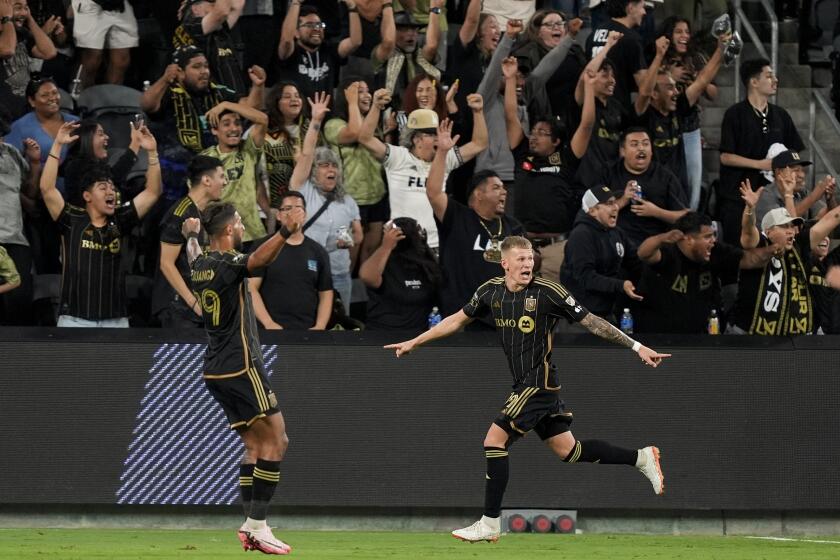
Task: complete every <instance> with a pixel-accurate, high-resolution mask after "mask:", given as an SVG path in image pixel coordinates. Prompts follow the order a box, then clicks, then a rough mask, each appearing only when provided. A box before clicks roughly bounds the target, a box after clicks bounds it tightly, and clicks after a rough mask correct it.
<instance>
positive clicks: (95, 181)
mask: <svg viewBox="0 0 840 560" xmlns="http://www.w3.org/2000/svg"><path fill="white" fill-rule="evenodd" d="M78 127H79V124H78V123H64V124H63V125H62V126H61V128H60V129H59V130H58V133H57V134H56V137H55V142H53V145H52V148H51V149H50V154H49V157H48V158H47V163H46V165H45V166H44V171H43V173H42V174H41V196H42V197H43V199H44V204H45V205H46V207H47V210H48V211H49V213H50V216H51V217H52V219H53V220H55V221H56V222H58V224H59V226H60V228H61V243H62V255H63V256H64V272H63V274H62V278H61V307H60V312H59V313H60V317H59V320H58V326H79V327H128V318H127V315H128V313H127V308H126V294H125V279H124V278H123V277H122V272H121V271H120V263H121V256H122V244H121V239H122V237H123V236H124V235H127V234H128V233H129V232H130V231H131V228H132V227H133V226H134V225H135V224H137V222H139V221H140V219H141V218H142V217H143V216H144V215H146V213H147V212H148V211H149V210H150V209H151V208H152V206H153V205H154V204H155V202H157V199H158V197H159V196H160V192H161V178H160V163H159V162H158V155H157V143H156V142H155V137H154V136H152V134H151V132H149V129H148V128H146V127H145V126H142V127H141V128H140V129H139V132H140V135H141V139H140V147H141V148H142V149H144V150H146V151H147V152H148V154H149V168H148V170H147V171H146V188H145V189H144V190H143V191H142V192H141V193H140V194H138V195H137V196H135V197H134V199H133V200H131V201H130V202H128V203H127V204H125V205H123V206H121V207H119V208H117V205H116V201H117V193H116V190H115V188H114V183H113V182H112V180H111V176H110V169H109V168H108V166H107V165H100V164H95V165H92V166H91V167H90V168H89V169H88V171H87V172H85V173H84V174H83V176H82V183H81V185H80V187H81V188H82V189H84V192H83V193H82V197H83V199H84V201H85V207H84V208H77V207H75V206H72V205H70V204H67V203H66V202H65V201H64V197H62V196H61V192H59V190H58V189H57V188H56V186H55V183H56V179H57V176H58V162H59V158H60V157H61V150H62V148H63V147H64V146H65V145H66V144H71V143H73V142H75V141H76V140H78V139H79V137H78V135H74V132H75V131H76V129H77V128H78Z"/></svg>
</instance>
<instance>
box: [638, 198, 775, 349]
mask: <svg viewBox="0 0 840 560" xmlns="http://www.w3.org/2000/svg"><path fill="white" fill-rule="evenodd" d="M774 250H775V248H774V247H762V248H756V249H749V250H742V249H740V248H737V247H734V246H732V245H728V244H726V243H719V242H718V241H717V240H716V236H715V231H714V229H712V220H711V218H709V217H708V216H705V215H702V214H698V213H696V212H689V213H687V214H686V215H684V216H683V217H682V218H680V219H679V220H677V222H676V223H675V224H674V229H672V230H671V231H669V232H666V233H662V234H659V235H654V236H652V237H649V238H647V239H645V241H644V243H642V244H641V245H640V246H639V250H638V256H639V259H640V260H641V261H642V262H643V263H645V264H646V265H647V266H646V267H645V269H644V271H643V272H642V279H641V281H640V282H639V293H640V294H642V296H644V299H642V300H640V301H636V302H634V306H633V318H634V327H633V328H634V329H635V330H636V332H654V333H691V334H701V333H705V332H706V327H707V325H708V319H709V315H710V314H711V311H712V309H717V310H718V312H721V311H722V310H721V280H722V279H726V278H734V277H737V274H738V271H739V270H747V269H756V268H763V267H764V265H765V264H767V261H768V260H770V257H772V256H773V252H774Z"/></svg>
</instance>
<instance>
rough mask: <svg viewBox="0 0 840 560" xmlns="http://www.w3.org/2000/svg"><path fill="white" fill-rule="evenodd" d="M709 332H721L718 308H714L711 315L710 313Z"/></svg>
mask: <svg viewBox="0 0 840 560" xmlns="http://www.w3.org/2000/svg"><path fill="white" fill-rule="evenodd" d="M708 331H709V334H720V318H719V317H718V314H717V309H712V313H711V315H709V328H708Z"/></svg>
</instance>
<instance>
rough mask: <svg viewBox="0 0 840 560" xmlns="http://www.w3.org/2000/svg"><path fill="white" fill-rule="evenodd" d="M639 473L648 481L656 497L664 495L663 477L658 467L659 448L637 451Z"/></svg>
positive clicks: (646, 448) (652, 447) (660, 468)
mask: <svg viewBox="0 0 840 560" xmlns="http://www.w3.org/2000/svg"><path fill="white" fill-rule="evenodd" d="M639 455H643V457H639V459H640V460H639V463H641V465H639V466H638V467H636V468H638V469H639V471H641V473H642V474H643V475H645V476H646V477H647V479H648V480H650V483H651V485H652V486H653V491H654V493H655V494H656V495H657V496H661V495H662V494H664V493H665V476H663V474H662V467H661V466H660V465H659V448H658V447H654V446H649V447H645V448H644V449H639Z"/></svg>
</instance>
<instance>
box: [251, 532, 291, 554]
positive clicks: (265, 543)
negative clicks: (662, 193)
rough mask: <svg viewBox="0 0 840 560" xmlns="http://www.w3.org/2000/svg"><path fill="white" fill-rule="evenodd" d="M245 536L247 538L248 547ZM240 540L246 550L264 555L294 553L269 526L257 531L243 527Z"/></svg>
mask: <svg viewBox="0 0 840 560" xmlns="http://www.w3.org/2000/svg"><path fill="white" fill-rule="evenodd" d="M243 536H245V537H247V544H248V546H246V543H245V540H244V539H243ZM239 540H240V541H241V542H242V547H243V548H245V550H259V551H260V552H262V553H264V554H289V553H290V552H291V551H292V547H291V546H289V545H287V544H286V543H284V542H283V541H281V540H280V539H278V538H277V537H275V536H274V534H273V533H272V532H271V528H270V527H267V526H266V527H263V528H261V529H256V530H253V529H246V528H245V527H244V526H243V527H242V528H241V529H240V530H239Z"/></svg>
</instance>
